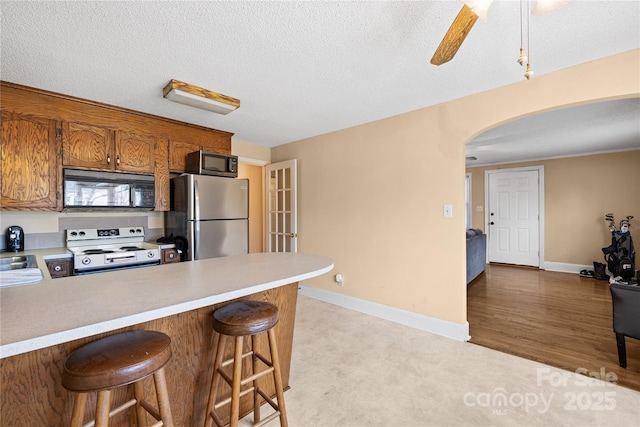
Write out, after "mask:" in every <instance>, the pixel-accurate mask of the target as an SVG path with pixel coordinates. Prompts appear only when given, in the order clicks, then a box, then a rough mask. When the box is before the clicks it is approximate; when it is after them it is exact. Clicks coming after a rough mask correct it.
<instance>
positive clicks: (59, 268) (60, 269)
mask: <svg viewBox="0 0 640 427" xmlns="http://www.w3.org/2000/svg"><path fill="white" fill-rule="evenodd" d="M53 270H54V271H62V266H61V265H56V266H55V267H53Z"/></svg>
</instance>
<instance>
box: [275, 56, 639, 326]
mask: <svg viewBox="0 0 640 427" xmlns="http://www.w3.org/2000/svg"><path fill="white" fill-rule="evenodd" d="M639 52H640V51H639V50H634V51H629V52H626V53H622V54H619V55H615V56H613V57H609V58H604V59H601V60H598V61H594V62H590V63H587V64H583V65H580V66H577V67H573V68H571V69H566V70H561V71H558V72H555V73H552V74H548V75H543V76H540V77H536V78H534V79H532V80H530V81H524V80H523V81H520V82H517V83H514V84H512V85H509V86H505V87H501V88H498V89H494V90H491V91H487V92H483V93H479V94H476V95H472V96H469V97H465V98H461V99H458V100H454V101H451V102H447V103H443V104H439V105H436V106H433V107H429V108H425V109H422V110H418V111H414V112H411V113H407V114H403V115H400V116H396V117H391V118H388V119H384V120H380V121H376V122H373V123H368V124H365V125H362V126H357V127H353V128H349V129H345V130H342V131H338V132H333V133H330V134H326V135H321V136H318V137H314V138H309V139H306V140H302V141H298V142H294V143H291V144H286V145H283V146H279V147H275V148H273V149H272V151H271V160H272V161H273V162H277V161H282V160H287V159H292V158H297V159H298V165H299V170H298V185H299V187H298V188H299V202H298V203H299V206H298V224H299V229H298V235H299V250H300V252H307V253H318V254H322V255H326V256H329V257H331V258H333V260H334V262H335V270H334V273H342V274H343V275H344V278H345V282H344V283H345V285H344V287H338V286H336V284H335V283H334V282H333V275H332V274H327V275H323V276H321V277H318V278H315V279H312V280H310V281H308V282H305V283H306V284H308V285H310V286H313V287H317V288H321V289H325V290H329V291H332V292H337V293H342V294H345V295H348V296H353V297H356V298H361V299H364V300H367V301H372V302H377V303H381V304H385V305H388V306H392V307H395V308H399V309H404V310H408V311H412V312H415V313H418V314H423V315H427V316H432V317H436V318H440V319H444V320H448V321H452V322H455V323H458V324H463V323H464V322H466V286H465V282H466V280H465V241H464V232H463V230H464V226H465V219H464V218H465V216H464V175H465V167H464V145H465V144H466V143H467V142H468V141H469V140H470V139H472V138H473V137H474V136H476V135H478V134H480V133H482V132H484V131H486V130H488V129H490V128H492V127H495V126H498V125H500V124H504V123H507V122H509V121H512V120H514V119H516V118H520V117H524V116H527V115H530V114H535V113H538V112H544V111H549V110H552V109H556V108H560V107H563V106H569V105H578V104H582V103H588V102H592V101H593V100H606V99H615V98H623V97H629V96H638V95H639V94H640V79H638V75H640V67H639V63H640V61H639V60H640V55H639ZM474 78H478V76H474ZM444 204H452V205H453V214H454V215H453V218H448V219H447V218H443V217H442V210H443V205H444Z"/></svg>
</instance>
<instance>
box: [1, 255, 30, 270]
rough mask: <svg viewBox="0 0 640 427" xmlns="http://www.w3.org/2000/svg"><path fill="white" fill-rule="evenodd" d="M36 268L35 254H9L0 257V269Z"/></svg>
mask: <svg viewBox="0 0 640 427" xmlns="http://www.w3.org/2000/svg"><path fill="white" fill-rule="evenodd" d="M23 268H38V263H37V262H36V257H35V255H22V256H10V257H4V258H0V271H10V270H22V269H23Z"/></svg>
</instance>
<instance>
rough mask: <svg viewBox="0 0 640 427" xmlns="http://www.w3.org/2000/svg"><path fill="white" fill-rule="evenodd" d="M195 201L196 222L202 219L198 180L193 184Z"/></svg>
mask: <svg viewBox="0 0 640 427" xmlns="http://www.w3.org/2000/svg"><path fill="white" fill-rule="evenodd" d="M193 200H194V203H193V205H194V207H195V209H194V213H193V215H194V218H193V219H195V220H196V221H198V220H199V219H200V190H199V189H198V180H194V182H193Z"/></svg>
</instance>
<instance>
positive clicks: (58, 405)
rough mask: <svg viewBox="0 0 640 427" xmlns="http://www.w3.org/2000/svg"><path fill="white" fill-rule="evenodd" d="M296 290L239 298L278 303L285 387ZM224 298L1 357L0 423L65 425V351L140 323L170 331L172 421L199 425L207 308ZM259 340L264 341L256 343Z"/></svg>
mask: <svg viewBox="0 0 640 427" xmlns="http://www.w3.org/2000/svg"><path fill="white" fill-rule="evenodd" d="M176 286H179V285H178V284H176ZM297 294H298V285H297V283H292V284H289V285H285V286H282V287H279V288H275V289H271V290H268V291H264V292H260V293H257V294H253V295H249V296H247V297H243V298H239V300H243V299H253V300H261V301H268V302H271V303H273V304H276V305H277V306H278V309H279V322H278V324H277V325H276V335H277V340H278V353H279V355H280V363H281V365H282V377H283V378H282V382H283V385H284V387H285V389H287V388H288V387H289V369H290V365H291V351H292V340H293V328H294V321H295V312H296V298H297ZM234 301H235V300H234ZM229 302H231V301H228V302H224V303H221V304H217V305H215V306H211V307H205V308H201V309H198V310H192V311H189V312H186V313H181V314H177V315H174V316H169V317H165V318H161V319H157V320H153V321H150V322H146V323H142V324H138V325H135V326H132V327H129V328H125V329H119V330H116V331H113V332H111V333H108V334H101V335H96V336H93V337H89V338H85V339H81V340H76V341H72V342H69V343H65V344H60V345H56V346H52V347H48V348H45V349H41V350H35V351H32V352H29V353H25V354H20V355H17V356H13V357H9V358H5V359H2V360H0V371H1V372H0V373H1V376H0V381H1V382H0V396H1V397H0V399H1V401H2V406H1V411H2V425H7V426H14V427H19V426H24V427H33V426H66V425H68V424H69V420H70V419H71V407H72V402H73V396H74V394H73V393H70V392H68V391H67V390H65V389H64V388H63V387H62V385H61V373H62V369H63V364H64V361H65V359H66V358H67V356H68V355H69V354H70V353H71V352H72V351H73V350H75V349H76V348H78V347H80V346H82V345H84V344H86V343H88V342H91V341H94V340H96V339H98V338H101V337H103V336H106V335H111V334H113V333H117V332H123V331H127V330H143V329H146V330H156V331H161V332H164V333H166V334H167V335H169V336H170V337H171V340H172V342H171V350H172V353H173V354H172V357H171V360H170V361H169V362H168V363H167V365H166V366H165V374H166V377H167V384H168V387H169V398H170V401H171V411H172V413H173V420H174V423H175V425H176V426H201V425H203V424H204V412H205V411H206V403H207V397H208V393H209V386H210V381H211V376H212V374H213V358H214V355H215V349H216V345H217V334H215V333H214V331H213V326H212V316H211V314H212V313H213V310H214V309H215V308H216V307H219V306H222V305H225V304H228V303H229ZM263 344H264V341H263V342H261V344H260V345H261V346H262V345H263ZM227 349H228V350H229V354H231V350H232V349H231V348H230V346H227ZM264 380H265V381H267V382H270V383H271V384H270V385H269V386H267V390H269V392H270V393H271V394H272V395H274V392H273V391H274V389H273V384H272V383H273V380H272V379H271V378H270V376H269V375H267V376H266V377H265V378H264ZM152 384H153V380H152V377H148V378H147V379H145V389H146V396H147V399H149V400H150V401H152V402H155V397H154V394H153V391H152V390H153V389H152ZM129 389H130V388H129ZM220 390H221V393H222V395H228V387H227V386H226V384H221V388H220ZM131 395H132V390H128V391H127V392H126V393H125V389H124V388H121V389H118V390H117V391H116V392H114V393H113V394H112V396H113V403H112V405H113V406H115V405H117V404H118V403H119V402H121V401H124V399H125V398H127V397H130V396H131ZM251 405H252V402H251V400H250V399H249V398H247V399H245V400H244V401H243V402H242V405H241V408H240V411H241V413H243V414H246V413H249V412H251V410H252V406H251ZM94 408H95V394H93V395H91V396H90V398H89V404H88V405H87V413H86V417H89V416H90V415H91V416H92V415H93V410H94ZM130 416H133V412H132V411H128V412H125V413H123V414H120V415H118V416H117V417H114V418H113V419H112V423H111V426H129V425H134V422H133V419H132V420H131V424H129V419H128V418H129V417H130ZM85 419H87V418H85ZM149 421H151V419H149Z"/></svg>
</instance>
